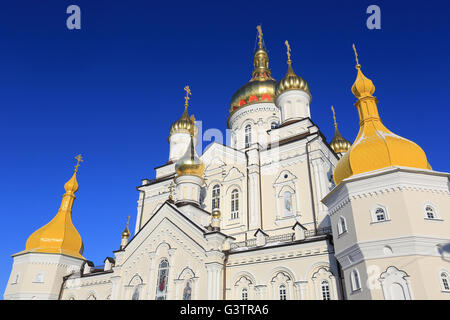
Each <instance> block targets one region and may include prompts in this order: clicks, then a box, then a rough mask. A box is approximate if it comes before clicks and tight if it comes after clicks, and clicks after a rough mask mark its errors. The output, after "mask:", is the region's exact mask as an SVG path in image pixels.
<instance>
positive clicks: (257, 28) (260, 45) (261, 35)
mask: <svg viewBox="0 0 450 320" xmlns="http://www.w3.org/2000/svg"><path fill="white" fill-rule="evenodd" d="M256 30H258V38H259V41H258V44H259V47H260V48H262V37H263V33H262V29H261V25H259V26H256Z"/></svg>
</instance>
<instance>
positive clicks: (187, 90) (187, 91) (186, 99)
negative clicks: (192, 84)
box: [184, 86, 192, 108]
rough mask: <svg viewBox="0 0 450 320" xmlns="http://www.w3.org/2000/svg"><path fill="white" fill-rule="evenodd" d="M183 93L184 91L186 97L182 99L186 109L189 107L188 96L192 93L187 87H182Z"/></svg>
mask: <svg viewBox="0 0 450 320" xmlns="http://www.w3.org/2000/svg"><path fill="white" fill-rule="evenodd" d="M184 91H186V97H184V100H185V103H184V106H185V107H186V108H187V107H188V105H189V96H190V95H192V93H191V89H190V88H189V86H186V87H184Z"/></svg>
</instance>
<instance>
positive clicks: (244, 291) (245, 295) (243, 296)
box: [241, 288, 248, 300]
mask: <svg viewBox="0 0 450 320" xmlns="http://www.w3.org/2000/svg"><path fill="white" fill-rule="evenodd" d="M241 300H248V289H247V288H242V290H241Z"/></svg>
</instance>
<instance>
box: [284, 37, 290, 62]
mask: <svg viewBox="0 0 450 320" xmlns="http://www.w3.org/2000/svg"><path fill="white" fill-rule="evenodd" d="M284 44H285V45H286V48H287V56H288V61H291V46H290V45H289V42H288V41H287V40H286V41H285V42H284Z"/></svg>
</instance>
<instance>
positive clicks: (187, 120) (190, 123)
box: [170, 86, 198, 136]
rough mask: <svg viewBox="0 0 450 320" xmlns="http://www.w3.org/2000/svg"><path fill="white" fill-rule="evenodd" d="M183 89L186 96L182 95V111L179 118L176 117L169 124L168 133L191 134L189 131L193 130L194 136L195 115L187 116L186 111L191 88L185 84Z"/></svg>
mask: <svg viewBox="0 0 450 320" xmlns="http://www.w3.org/2000/svg"><path fill="white" fill-rule="evenodd" d="M184 90H185V91H186V96H185V97H184V112H183V114H182V115H181V118H180V119H178V120H177V121H175V122H174V123H173V124H172V125H171V126H170V135H172V134H174V133H189V134H191V132H192V131H193V132H194V136H196V135H197V133H198V129H197V127H196V126H195V117H194V115H191V116H190V117H189V113H188V107H189V99H190V97H189V96H190V95H192V93H191V89H190V88H189V86H185V87H184Z"/></svg>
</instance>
